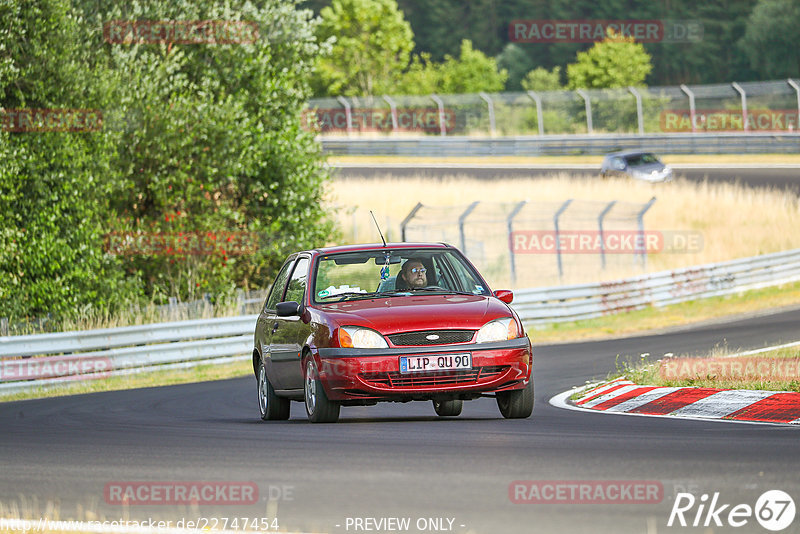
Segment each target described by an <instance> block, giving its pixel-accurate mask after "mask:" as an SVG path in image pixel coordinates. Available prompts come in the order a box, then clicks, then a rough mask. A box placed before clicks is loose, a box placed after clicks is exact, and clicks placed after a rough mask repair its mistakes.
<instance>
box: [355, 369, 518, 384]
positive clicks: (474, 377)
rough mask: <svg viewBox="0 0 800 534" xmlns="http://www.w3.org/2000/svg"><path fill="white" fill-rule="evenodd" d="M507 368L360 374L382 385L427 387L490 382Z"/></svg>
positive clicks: (373, 382)
mask: <svg viewBox="0 0 800 534" xmlns="http://www.w3.org/2000/svg"><path fill="white" fill-rule="evenodd" d="M506 369H508V366H505V365H492V366H485V367H476V368H475V369H471V370H464V371H446V372H435V373H419V374H402V373H399V372H396V371H394V372H390V373H362V374H361V375H360V376H361V378H362V379H364V381H365V382H369V383H371V384H374V385H376V386H381V387H388V388H425V387H435V386H454V385H462V384H476V383H478V382H488V381H489V380H491V379H493V378H495V377H496V376H498V375H499V374H500V373H502V372H503V371H505V370H506Z"/></svg>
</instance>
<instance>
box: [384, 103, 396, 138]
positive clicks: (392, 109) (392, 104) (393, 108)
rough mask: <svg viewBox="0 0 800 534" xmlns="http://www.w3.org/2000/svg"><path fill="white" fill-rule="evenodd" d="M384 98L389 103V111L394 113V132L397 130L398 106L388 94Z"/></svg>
mask: <svg viewBox="0 0 800 534" xmlns="http://www.w3.org/2000/svg"><path fill="white" fill-rule="evenodd" d="M383 99H384V100H386V102H387V103H388V104H389V112H390V113H391V114H392V133H394V132H396V131H397V106H396V105H395V103H394V100H392V99H391V98H389V96H388V95H383Z"/></svg>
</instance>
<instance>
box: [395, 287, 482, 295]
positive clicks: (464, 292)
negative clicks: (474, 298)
mask: <svg viewBox="0 0 800 534" xmlns="http://www.w3.org/2000/svg"><path fill="white" fill-rule="evenodd" d="M408 291H435V292H437V293H441V292H445V293H453V294H455V295H474V293H469V292H467V291H456V290H455V289H447V288H446V287H440V286H425V287H415V288H413V289H409V290H408Z"/></svg>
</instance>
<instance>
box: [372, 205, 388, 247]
mask: <svg viewBox="0 0 800 534" xmlns="http://www.w3.org/2000/svg"><path fill="white" fill-rule="evenodd" d="M369 214H370V215H372V220H373V221H375V227H376V228H377V229H378V235H380V236H381V241H383V246H384V247H385V246H386V240H385V239H384V238H383V232H381V227H380V226H379V225H378V221H377V220H375V214H374V213H372V210H369Z"/></svg>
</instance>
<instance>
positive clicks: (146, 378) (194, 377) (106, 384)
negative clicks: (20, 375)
mask: <svg viewBox="0 0 800 534" xmlns="http://www.w3.org/2000/svg"><path fill="white" fill-rule="evenodd" d="M252 374H253V365H252V363H251V362H250V361H249V360H243V361H240V362H232V363H226V364H220V365H212V364H207V365H200V366H198V367H194V368H191V369H170V370H164V371H152V372H147V373H137V374H132V375H125V376H111V377H108V378H98V379H96V380H87V381H85V382H70V383H65V384H64V385H63V386H61V385H59V386H56V387H48V388H40V389H37V390H34V391H24V392H19V393H14V394H11V395H3V396H0V402H8V401H15V400H24V399H38V398H44V397H61V396H64V395H78V394H81V393H97V392H100V391H117V390H122V389H137V388H149V387H155V386H171V385H175V384H189V383H193V382H208V381H212V380H224V379H226V378H238V377H241V376H248V375H252ZM253 390H254V394H255V385H254V386H253Z"/></svg>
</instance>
